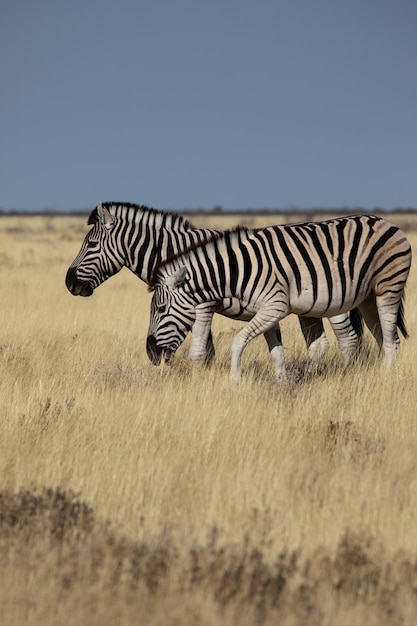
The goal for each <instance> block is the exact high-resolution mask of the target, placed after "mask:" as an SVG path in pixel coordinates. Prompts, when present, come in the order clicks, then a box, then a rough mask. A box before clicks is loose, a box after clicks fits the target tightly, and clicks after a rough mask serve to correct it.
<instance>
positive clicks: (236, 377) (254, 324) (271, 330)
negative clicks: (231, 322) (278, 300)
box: [230, 308, 285, 383]
mask: <svg viewBox="0 0 417 626" xmlns="http://www.w3.org/2000/svg"><path fill="white" fill-rule="evenodd" d="M283 317H285V315H280V316H279V317H278V315H277V313H276V309H275V311H274V309H271V308H268V309H261V310H260V311H258V312H257V313H256V315H255V316H254V317H253V318H252V319H251V320H250V321H249V322H248V323H247V324H246V326H244V327H243V328H242V329H241V330H240V331H239V332H238V333H237V335H236V336H235V338H234V339H233V342H232V348H231V353H232V359H231V366H230V379H231V381H232V382H234V383H238V382H239V381H240V367H241V361H242V352H243V350H244V349H245V348H246V346H247V345H248V343H249V342H250V341H251V340H252V339H254V338H255V337H257V336H258V335H261V334H262V333H264V334H265V338H266V340H267V343H268V346H269V348H270V351H271V357H272V359H273V361H274V364H275V366H276V367H278V368H279V366H280V364H281V367H282V360H283V356H280V351H281V350H282V345H281V342H280V341H279V340H278V339H279V338H280V335H278V333H277V330H276V329H277V326H278V322H279V320H280V319H282V318H283ZM279 374H280V372H278V371H277V376H278V375H279Z"/></svg>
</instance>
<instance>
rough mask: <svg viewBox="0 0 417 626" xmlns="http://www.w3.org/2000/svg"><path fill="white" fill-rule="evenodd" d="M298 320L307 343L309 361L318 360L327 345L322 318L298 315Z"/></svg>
mask: <svg viewBox="0 0 417 626" xmlns="http://www.w3.org/2000/svg"><path fill="white" fill-rule="evenodd" d="M298 321H299V322H300V327H301V331H302V333H303V336H304V341H305V342H306V345H307V349H308V359H309V361H311V362H315V361H319V360H320V359H321V358H322V356H323V355H324V354H325V352H326V350H327V348H328V347H329V341H328V339H327V337H326V333H325V332H324V328H323V320H322V319H321V318H318V317H299V318H298Z"/></svg>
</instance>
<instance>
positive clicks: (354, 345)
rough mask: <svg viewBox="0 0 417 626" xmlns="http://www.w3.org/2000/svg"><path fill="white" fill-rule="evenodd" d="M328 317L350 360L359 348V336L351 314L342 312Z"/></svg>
mask: <svg viewBox="0 0 417 626" xmlns="http://www.w3.org/2000/svg"><path fill="white" fill-rule="evenodd" d="M328 319H329V322H330V325H331V327H332V329H333V332H334V334H335V335H336V339H337V343H338V345H339V348H340V351H341V353H342V354H343V357H344V359H345V361H350V359H351V358H352V356H353V355H354V354H355V352H356V350H357V349H358V345H359V336H358V334H357V333H356V332H355V330H354V328H353V326H352V323H351V320H350V316H349V314H348V313H341V314H340V315H334V316H333V317H329V318H328Z"/></svg>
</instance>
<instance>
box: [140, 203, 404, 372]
mask: <svg viewBox="0 0 417 626" xmlns="http://www.w3.org/2000/svg"><path fill="white" fill-rule="evenodd" d="M410 265H411V248H410V244H409V242H408V240H407V238H406V236H405V235H404V233H403V232H402V231H401V230H400V229H399V228H397V227H396V226H394V225H393V224H390V223H389V222H387V221H386V220H384V219H381V218H379V217H375V216H373V215H360V216H351V217H343V218H340V219H333V220H329V221H326V222H316V223H313V222H310V223H306V224H295V225H287V226H271V227H268V228H262V229H258V230H247V229H242V228H238V229H236V230H234V231H228V232H225V233H223V234H222V235H217V236H215V237H214V238H213V239H212V240H211V241H209V242H205V243H201V244H198V245H195V246H193V247H192V248H190V249H189V250H188V251H186V252H184V253H182V254H177V255H176V256H174V257H173V258H172V259H170V260H168V261H166V262H165V263H162V264H161V265H160V266H159V267H157V268H156V270H155V271H154V274H153V276H152V278H151V284H150V289H151V290H153V291H154V293H153V297H152V305H151V319H150V325H149V332H148V338H147V353H148V356H149V358H150V360H151V361H152V362H153V363H154V364H159V363H160V361H161V357H162V355H163V356H164V359H165V361H167V362H169V361H170V359H171V355H172V354H173V353H174V352H175V351H176V350H177V349H178V347H179V346H180V345H181V343H182V342H183V341H184V339H185V337H186V335H187V333H188V331H189V330H190V329H191V327H193V335H192V343H191V349H190V357H191V359H192V360H193V361H195V362H197V363H198V362H199V361H200V360H201V354H202V348H203V346H204V344H205V338H206V336H207V332H208V329H209V328H210V326H211V318H212V316H213V313H214V312H215V311H217V308H218V306H219V305H220V307H222V306H224V305H223V302H224V301H225V300H226V299H228V298H233V299H236V300H237V301H238V302H239V305H240V307H241V309H242V310H244V311H245V312H246V314H247V316H248V317H250V318H251V319H250V321H249V322H248V324H246V325H245V326H244V327H243V328H242V329H241V330H240V331H239V332H238V333H237V335H236V336H235V338H234V340H233V343H232V350H231V352H232V360H231V372H230V374H231V378H232V380H234V381H238V380H239V378H240V363H241V356H242V352H243V349H244V348H245V346H246V345H247V344H248V342H249V341H250V340H251V339H253V338H254V337H256V336H257V335H260V334H261V333H264V334H265V337H266V340H267V343H268V346H269V350H270V353H271V357H272V361H273V363H274V366H275V371H276V375H277V378H278V379H283V378H285V361H284V353H283V348H282V344H281V338H280V335H279V332H277V328H279V322H280V320H282V319H283V318H284V317H286V316H287V315H288V314H289V313H295V314H297V315H299V316H303V315H308V316H317V317H329V316H332V315H339V314H341V313H345V312H347V311H349V310H351V309H353V308H354V307H358V308H359V310H360V311H361V313H362V315H363V317H364V319H365V322H366V324H367V326H368V327H369V329H370V330H371V332H372V334H373V335H374V337H375V339H376V341H377V343H378V345H379V346H380V348H381V347H383V350H384V353H385V361H386V365H387V366H390V365H391V364H392V362H393V359H394V356H395V352H396V350H397V348H398V345H399V337H398V332H397V327H398V328H399V329H400V330H401V332H402V334H403V335H404V336H405V337H406V336H407V331H406V328H405V323H404V315H403V296H404V288H405V283H406V280H407V277H408V273H409V270H410Z"/></svg>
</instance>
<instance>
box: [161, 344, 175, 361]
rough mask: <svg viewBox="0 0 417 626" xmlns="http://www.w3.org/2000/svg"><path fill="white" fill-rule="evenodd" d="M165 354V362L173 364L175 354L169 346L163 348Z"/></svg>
mask: <svg viewBox="0 0 417 626" xmlns="http://www.w3.org/2000/svg"><path fill="white" fill-rule="evenodd" d="M163 355H164V363H165V365H171V364H172V358H173V356H174V353H173V351H172V350H170V349H169V348H165V349H164V350H163Z"/></svg>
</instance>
